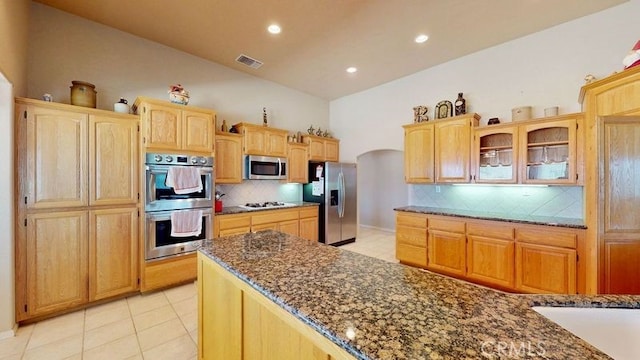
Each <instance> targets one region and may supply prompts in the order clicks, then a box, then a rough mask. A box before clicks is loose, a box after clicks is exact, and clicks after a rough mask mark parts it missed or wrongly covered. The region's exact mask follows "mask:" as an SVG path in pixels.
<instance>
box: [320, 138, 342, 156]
mask: <svg viewBox="0 0 640 360" xmlns="http://www.w3.org/2000/svg"><path fill="white" fill-rule="evenodd" d="M324 152H325V161H339V160H340V143H339V142H338V141H337V140H330V139H327V140H325V143H324Z"/></svg>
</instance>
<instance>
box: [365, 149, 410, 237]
mask: <svg viewBox="0 0 640 360" xmlns="http://www.w3.org/2000/svg"><path fill="white" fill-rule="evenodd" d="M357 162H358V219H359V220H358V224H359V225H360V226H363V227H371V228H376V229H380V230H386V231H395V213H394V211H393V209H394V208H396V207H400V206H407V204H408V198H409V193H408V187H407V184H406V183H405V182H404V153H403V152H402V151H399V150H373V151H369V152H366V153H364V154H361V155H359V156H358V158H357Z"/></svg>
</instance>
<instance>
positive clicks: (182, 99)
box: [169, 91, 189, 105]
mask: <svg viewBox="0 0 640 360" xmlns="http://www.w3.org/2000/svg"><path fill="white" fill-rule="evenodd" d="M169 100H170V101H171V102H172V103H175V104H180V105H187V104H188V103H189V96H188V95H183V94H181V93H179V92H175V91H173V92H170V93H169Z"/></svg>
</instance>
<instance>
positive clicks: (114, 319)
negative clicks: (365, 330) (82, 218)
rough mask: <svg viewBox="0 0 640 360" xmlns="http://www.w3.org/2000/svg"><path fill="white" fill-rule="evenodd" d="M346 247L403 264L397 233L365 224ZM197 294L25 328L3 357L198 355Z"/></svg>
mask: <svg viewBox="0 0 640 360" xmlns="http://www.w3.org/2000/svg"><path fill="white" fill-rule="evenodd" d="M341 248H342V249H345V250H349V251H354V252H358V253H362V254H364V255H368V256H372V257H377V258H380V259H383V260H387V261H393V262H397V260H396V259H395V257H394V255H395V234H394V233H391V232H385V231H380V230H377V229H371V228H364V227H360V230H359V233H358V238H357V239H356V242H355V243H352V244H347V245H343V246H341ZM196 292H197V289H196V286H195V283H190V284H186V285H182V286H178V287H174V288H171V289H167V290H164V291H157V292H154V293H151V294H148V295H136V296H131V297H128V298H126V299H121V300H117V301H113V302H110V303H107V304H104V305H98V306H94V307H91V308H88V309H85V310H79V311H76V312H73V313H69V314H66V315H61V316H58V317H55V318H52V319H48V320H43V321H41V322H38V323H35V324H30V325H26V326H22V327H20V328H19V329H18V331H17V334H16V336H15V337H12V338H9V339H3V340H0V360H18V359H25V360H31V359H34V360H40V359H42V360H57V359H85V360H92V359H108V360H119V359H148V360H163V359H168V360H169V359H170V360H183V359H184V360H191V359H196V357H197V346H196V342H197V340H198V332H197V317H198V312H197V294H196Z"/></svg>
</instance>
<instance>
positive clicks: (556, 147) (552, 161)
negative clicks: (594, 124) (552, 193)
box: [520, 118, 578, 184]
mask: <svg viewBox="0 0 640 360" xmlns="http://www.w3.org/2000/svg"><path fill="white" fill-rule="evenodd" d="M576 133H577V120H576V118H567V119H564V120H561V119H557V120H555V121H544V122H535V123H531V124H527V125H522V126H521V127H520V146H521V151H520V161H521V162H522V164H523V165H525V164H526V166H521V167H520V172H521V173H520V176H521V179H522V182H523V183H528V184H536V183H541V184H576V183H577V181H578V175H577V170H576V163H577V161H576V155H577V152H576Z"/></svg>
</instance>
